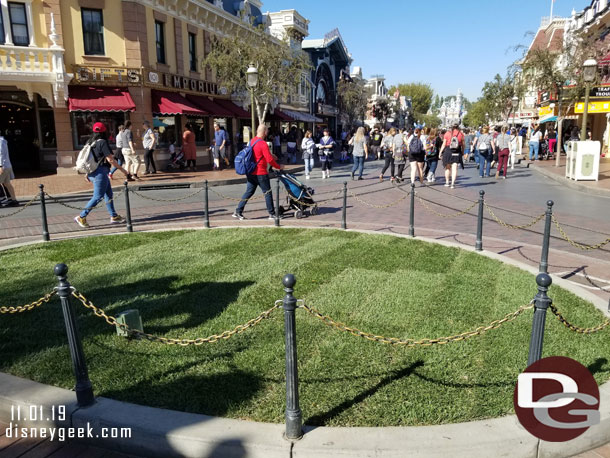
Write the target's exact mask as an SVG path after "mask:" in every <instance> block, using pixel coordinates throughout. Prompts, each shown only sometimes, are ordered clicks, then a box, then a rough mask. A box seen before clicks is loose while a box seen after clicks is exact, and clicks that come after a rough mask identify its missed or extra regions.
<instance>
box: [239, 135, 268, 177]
mask: <svg viewBox="0 0 610 458" xmlns="http://www.w3.org/2000/svg"><path fill="white" fill-rule="evenodd" d="M260 141H261V139H260V138H259V139H258V140H256V141H255V142H254V144H252V145H246V147H245V148H244V149H242V150H241V151H240V152H239V154H237V156H236V157H235V172H236V173H237V174H238V175H250V174H251V173H252V172H254V169H256V166H257V165H258V163H259V162H260V161H261V159H262V157H261V159H259V160H258V162H254V145H256V144H257V143H258V142H260Z"/></svg>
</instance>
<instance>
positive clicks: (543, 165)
mask: <svg viewBox="0 0 610 458" xmlns="http://www.w3.org/2000/svg"><path fill="white" fill-rule="evenodd" d="M524 163H525V164H527V160H524ZM522 164H523V163H522ZM529 168H530V169H533V170H535V171H536V172H538V173H540V174H542V175H544V176H546V177H547V178H550V179H552V180H555V181H557V182H559V183H562V184H564V185H565V186H567V187H569V188H573V189H577V190H579V191H583V192H590V193H593V194H595V195H598V196H606V197H610V161H608V160H604V159H602V161H601V162H600V164H599V181H574V180H570V179H568V178H565V175H566V159H565V157H562V158H561V165H560V166H559V167H555V160H548V161H536V162H532V163H531V164H530V166H529Z"/></svg>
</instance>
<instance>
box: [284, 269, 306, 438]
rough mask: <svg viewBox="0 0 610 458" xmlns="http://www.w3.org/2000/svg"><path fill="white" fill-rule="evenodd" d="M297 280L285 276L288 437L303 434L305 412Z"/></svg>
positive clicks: (289, 275)
mask: <svg viewBox="0 0 610 458" xmlns="http://www.w3.org/2000/svg"><path fill="white" fill-rule="evenodd" d="M296 282H297V280H296V278H294V275H292V274H287V275H285V276H284V279H283V280H282V283H283V284H284V291H286V296H284V304H283V305H284V330H285V335H286V438H287V439H299V438H300V437H301V436H303V431H302V425H303V414H302V412H301V408H300V407H299V374H298V369H297V334H296V323H295V316H294V311H295V309H296V305H297V300H296V299H295V297H294V296H293V294H292V293H293V292H294V285H295V284H296Z"/></svg>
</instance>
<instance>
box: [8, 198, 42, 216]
mask: <svg viewBox="0 0 610 458" xmlns="http://www.w3.org/2000/svg"><path fill="white" fill-rule="evenodd" d="M37 200H38V196H37V195H36V196H34V197H33V198H32V200H30V201H29V202H27V203H25V204H23V206H22V207H21V208H20V209H18V210H16V211H14V212H12V213H7V214H6V215H0V219H2V218H8V217H9V216H15V215H18V214H19V213H21V212H22V211H24V210H25V209H26V208H28V207H29V206H30V205H32V204H33V203H34V202H36V201H37Z"/></svg>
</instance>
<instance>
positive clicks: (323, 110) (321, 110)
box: [317, 103, 339, 116]
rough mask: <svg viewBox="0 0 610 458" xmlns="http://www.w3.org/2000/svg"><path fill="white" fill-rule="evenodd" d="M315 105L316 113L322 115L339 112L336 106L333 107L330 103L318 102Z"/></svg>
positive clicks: (335, 114) (333, 114)
mask: <svg viewBox="0 0 610 458" xmlns="http://www.w3.org/2000/svg"><path fill="white" fill-rule="evenodd" d="M317 106H318V114H321V115H322V116H337V113H338V112H339V110H337V108H336V107H333V106H332V105H326V104H324V103H318V104H317Z"/></svg>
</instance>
